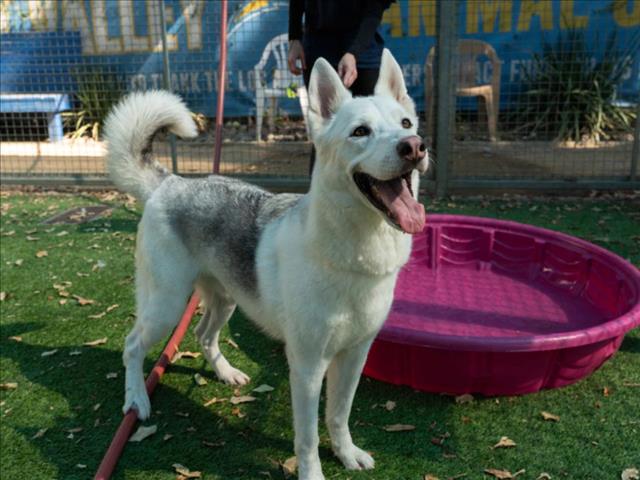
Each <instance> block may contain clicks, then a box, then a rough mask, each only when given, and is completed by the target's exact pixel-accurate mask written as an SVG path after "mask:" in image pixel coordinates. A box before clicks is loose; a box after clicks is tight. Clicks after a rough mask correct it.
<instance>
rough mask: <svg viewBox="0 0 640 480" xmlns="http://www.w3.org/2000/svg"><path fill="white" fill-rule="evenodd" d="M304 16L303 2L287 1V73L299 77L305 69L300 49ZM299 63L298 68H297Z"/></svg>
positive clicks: (298, 0) (299, 0) (302, 51)
mask: <svg viewBox="0 0 640 480" xmlns="http://www.w3.org/2000/svg"><path fill="white" fill-rule="evenodd" d="M303 14H304V0H289V56H288V58H287V63H288V65H289V71H290V72H291V73H293V74H294V75H300V74H301V73H302V70H304V69H306V68H307V65H306V62H305V58H304V48H303V47H302V15H303ZM298 61H300V66H298Z"/></svg>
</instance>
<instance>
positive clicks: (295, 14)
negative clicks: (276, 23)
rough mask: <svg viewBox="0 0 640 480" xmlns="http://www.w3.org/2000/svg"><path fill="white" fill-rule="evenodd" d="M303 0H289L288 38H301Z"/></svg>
mask: <svg viewBox="0 0 640 480" xmlns="http://www.w3.org/2000/svg"><path fill="white" fill-rule="evenodd" d="M303 14H304V0H289V40H301V39H302V15H303Z"/></svg>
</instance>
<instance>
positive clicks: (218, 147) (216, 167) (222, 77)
mask: <svg viewBox="0 0 640 480" xmlns="http://www.w3.org/2000/svg"><path fill="white" fill-rule="evenodd" d="M226 78H227V0H222V13H221V15H220V64H219V65H218V104H217V105H216V143H215V152H214V156H213V173H215V174H216V175H217V174H218V173H220V154H221V152H222V122H223V120H224V118H223V117H224V87H225V81H226Z"/></svg>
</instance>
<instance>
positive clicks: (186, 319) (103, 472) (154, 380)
mask: <svg viewBox="0 0 640 480" xmlns="http://www.w3.org/2000/svg"><path fill="white" fill-rule="evenodd" d="M198 303H200V299H199V298H198V296H197V295H196V294H193V296H192V297H191V300H189V303H188V304H187V308H186V309H185V311H184V313H183V314H182V318H181V319H180V323H178V326H177V327H176V329H175V330H174V331H173V335H171V338H170V339H169V341H168V342H167V345H166V346H165V347H164V350H163V351H162V354H161V355H160V358H159V359H158V361H157V362H156V364H155V365H154V367H153V370H151V373H150V374H149V376H148V377H147V380H146V382H145V385H146V387H147V393H148V394H149V396H151V395H152V394H153V391H154V389H155V388H156V385H158V382H159V381H160V378H162V375H163V374H164V371H165V369H166V368H167V365H168V364H169V362H170V361H171V358H172V357H173V355H174V354H175V352H176V350H177V349H178V345H180V342H181V341H182V338H183V337H184V334H185V333H186V332H187V328H189V323H191V318H192V317H193V314H194V313H195V311H196V308H198ZM137 420H138V417H137V415H136V412H135V411H134V410H129V411H128V412H127V414H126V415H125V416H124V418H123V419H122V422H121V423H120V426H119V427H118V430H117V431H116V433H115V435H114V436H113V439H112V440H111V445H109V449H108V450H107V452H106V453H105V454H104V458H103V459H102V462H101V463H100V466H99V467H98V471H97V472H96V475H95V477H93V478H94V480H108V479H109V478H110V477H111V474H112V473H113V470H114V469H115V468H116V464H117V463H118V460H119V459H120V455H122V451H123V450H124V447H125V445H126V444H127V441H128V440H129V437H130V436H131V432H132V431H133V427H135V425H136V422H137Z"/></svg>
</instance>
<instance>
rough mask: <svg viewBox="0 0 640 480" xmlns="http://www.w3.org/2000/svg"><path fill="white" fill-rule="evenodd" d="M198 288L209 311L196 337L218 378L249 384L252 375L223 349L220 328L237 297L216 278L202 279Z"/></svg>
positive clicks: (206, 312)
mask: <svg viewBox="0 0 640 480" xmlns="http://www.w3.org/2000/svg"><path fill="white" fill-rule="evenodd" d="M197 286H198V291H199V292H200V295H201V296H202V299H203V300H204V303H205V306H206V311H205V313H204V315H203V316H202V320H200V323H198V326H197V327H196V329H195V334H196V337H197V338H198V341H199V342H200V345H201V347H202V351H203V352H204V355H205V357H206V358H207V360H208V361H209V364H210V365H211V367H212V368H213V371H214V372H216V375H217V376H218V378H219V379H220V380H221V381H223V382H224V383H226V384H227V385H246V384H247V383H249V380H250V378H249V376H248V375H246V374H245V373H244V372H242V371H240V370H238V369H237V368H234V367H233V366H231V364H230V363H229V362H228V361H227V359H226V358H225V357H224V355H223V354H222V352H221V351H220V345H219V340H220V331H221V330H222V327H224V326H225V324H226V323H227V322H228V321H229V318H231V315H233V312H234V310H235V309H236V303H235V302H234V300H233V298H231V296H230V295H229V294H228V293H227V292H226V291H225V289H224V287H223V286H222V285H220V283H219V282H218V281H216V280H214V279H212V278H206V279H205V278H201V279H199V280H198V285H197Z"/></svg>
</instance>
